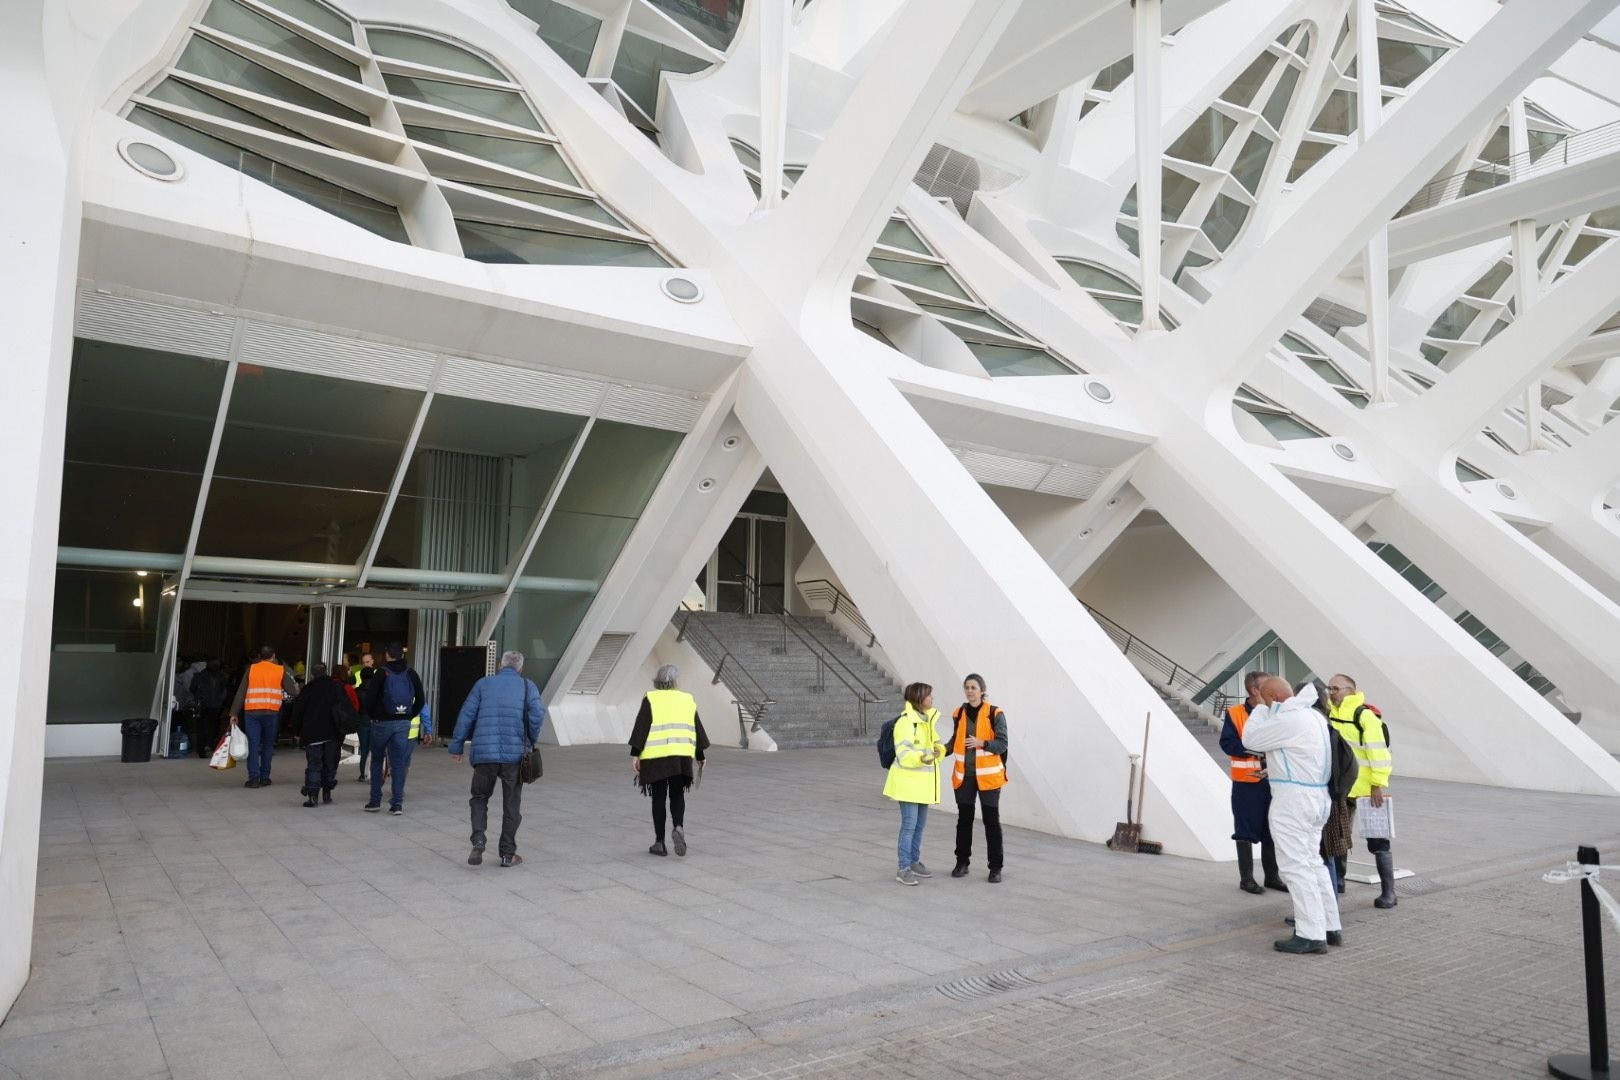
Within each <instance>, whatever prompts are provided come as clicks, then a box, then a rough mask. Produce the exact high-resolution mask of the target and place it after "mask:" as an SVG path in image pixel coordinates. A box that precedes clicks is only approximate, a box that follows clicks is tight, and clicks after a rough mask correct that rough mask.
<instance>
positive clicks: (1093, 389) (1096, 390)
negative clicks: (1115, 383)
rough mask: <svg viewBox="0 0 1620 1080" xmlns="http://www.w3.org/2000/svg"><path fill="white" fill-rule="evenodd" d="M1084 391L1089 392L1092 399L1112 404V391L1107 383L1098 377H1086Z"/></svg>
mask: <svg viewBox="0 0 1620 1080" xmlns="http://www.w3.org/2000/svg"><path fill="white" fill-rule="evenodd" d="M1086 393H1088V394H1090V395H1091V397H1092V399H1093V400H1095V401H1100V402H1102V403H1103V404H1104V405H1111V404H1113V401H1114V392H1113V391H1112V390H1110V389H1109V388H1108V384H1107V383H1105V382H1103V381H1102V380H1100V379H1087V380H1086Z"/></svg>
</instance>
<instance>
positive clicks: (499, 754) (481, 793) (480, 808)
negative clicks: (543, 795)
mask: <svg viewBox="0 0 1620 1080" xmlns="http://www.w3.org/2000/svg"><path fill="white" fill-rule="evenodd" d="M545 722H546V707H545V706H544V705H542V704H541V703H540V691H539V689H538V688H537V687H536V686H535V685H534V683H533V682H531V681H530V680H528V679H526V678H524V677H523V654H522V653H520V652H514V651H507V652H504V653H502V654H501V670H500V671H498V672H496V673H495V674H493V675H486V676H485V677H484V678H482V679H479V680H478V681H477V682H476V683H474V684H473V688H472V691H471V693H469V694H468V695H467V701H466V703H465V704H464V705H462V706H461V715H460V716H458V717H457V718H456V731H455V734H454V735H452V736H451V737H450V758H451V760H453V761H460V760H462V757H463V753H464V750H465V748H466V745H467V742H468V741H469V740H471V742H472V765H473V778H472V798H471V799H470V800H469V801H468V805H469V806H470V807H471V808H472V853H471V854H470V855H468V856H467V864H468V865H469V866H477V865H479V864H480V863H482V862H483V861H484V843H485V828H486V827H487V825H488V823H489V797H490V796H491V795H493V794H494V793H495V781H496V780H499V781H500V782H501V839H500V848H499V851H500V854H501V865H502V866H503V867H507V866H517V865H518V864H519V863H521V862H522V861H523V856H521V855H519V854H518V853H517V831H518V826H519V825H520V824H522V822H523V814H522V802H523V783H522V781H521V780H520V779H519V778H518V761H519V760H521V759H522V757H523V755H524V754H525V753H526V752H527V751H529V750H530V749H532V748H533V747H534V745H535V743H537V742H539V741H540V729H541V727H542V726H544V724H545Z"/></svg>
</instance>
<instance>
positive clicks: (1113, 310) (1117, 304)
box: [1093, 296, 1142, 326]
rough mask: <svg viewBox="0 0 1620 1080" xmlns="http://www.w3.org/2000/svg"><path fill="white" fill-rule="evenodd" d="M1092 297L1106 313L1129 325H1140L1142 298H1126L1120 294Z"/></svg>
mask: <svg viewBox="0 0 1620 1080" xmlns="http://www.w3.org/2000/svg"><path fill="white" fill-rule="evenodd" d="M1093 299H1094V300H1096V301H1097V303H1099V304H1101V305H1102V306H1103V307H1104V308H1106V309H1107V310H1108V314H1110V315H1112V316H1113V317H1114V318H1116V319H1118V320H1119V321H1120V322H1122V323H1127V324H1129V325H1131V326H1140V325H1142V300H1141V298H1140V297H1138V298H1137V299H1135V300H1127V299H1125V298H1124V297H1121V296H1095V297H1093Z"/></svg>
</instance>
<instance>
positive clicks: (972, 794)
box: [950, 675, 1007, 882]
mask: <svg viewBox="0 0 1620 1080" xmlns="http://www.w3.org/2000/svg"><path fill="white" fill-rule="evenodd" d="M984 690H985V687H984V676H983V675H969V676H968V677H967V678H965V679H963V680H962V693H963V695H964V696H966V698H967V701H965V702H963V703H962V705H960V706H959V707H958V708H957V710H956V712H955V713H954V714H953V715H952V719H954V720H955V721H956V730H955V731H954V732H953V733H952V735H951V742H950V747H951V787H953V788H955V789H956V866H955V867H954V868H953V869H952V870H951V877H967V872H968V863H969V862H970V861H971V860H972V856H973V801H974V799H975V798H977V799H978V801H979V804H980V805H981V806H983V807H984V845H985V847H987V848H989V849H990V850H989V856H990V881H992V882H999V881H1000V880H1001V789H1002V788H1003V787H1005V786H1006V784H1007V761H1006V759H1007V714H1006V713H1004V712H1002V711H1001V710H1000V709H998V708H996V707H995V706H994V705H992V704H990V703H989V702H988V701H986V700H985V698H984Z"/></svg>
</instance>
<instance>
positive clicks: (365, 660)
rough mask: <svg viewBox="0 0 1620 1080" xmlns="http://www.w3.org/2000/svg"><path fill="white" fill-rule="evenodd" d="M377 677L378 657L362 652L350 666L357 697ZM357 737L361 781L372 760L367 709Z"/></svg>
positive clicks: (362, 712) (361, 717) (369, 720)
mask: <svg viewBox="0 0 1620 1080" xmlns="http://www.w3.org/2000/svg"><path fill="white" fill-rule="evenodd" d="M376 677H377V658H376V657H374V656H372V655H371V654H370V653H368V652H367V653H361V654H360V662H359V663H358V664H355V665H353V666H352V667H350V668H349V678H350V680H351V685H352V686H353V687H354V692H355V695H356V696H357V697H360V696H362V695H364V693H365V689H366V683H368V682H370V681H371V680H372V679H374V678H376ZM354 734H355V738H356V739H357V740H359V743H360V776H359V777H358V779H359V780H360V782H361V783H364V782H365V779H366V762H368V761H370V760H371V717H370V716H369V715H367V714H366V710H365V709H361V710H360V726H359V728H357V729H356V730H355V733H354Z"/></svg>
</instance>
